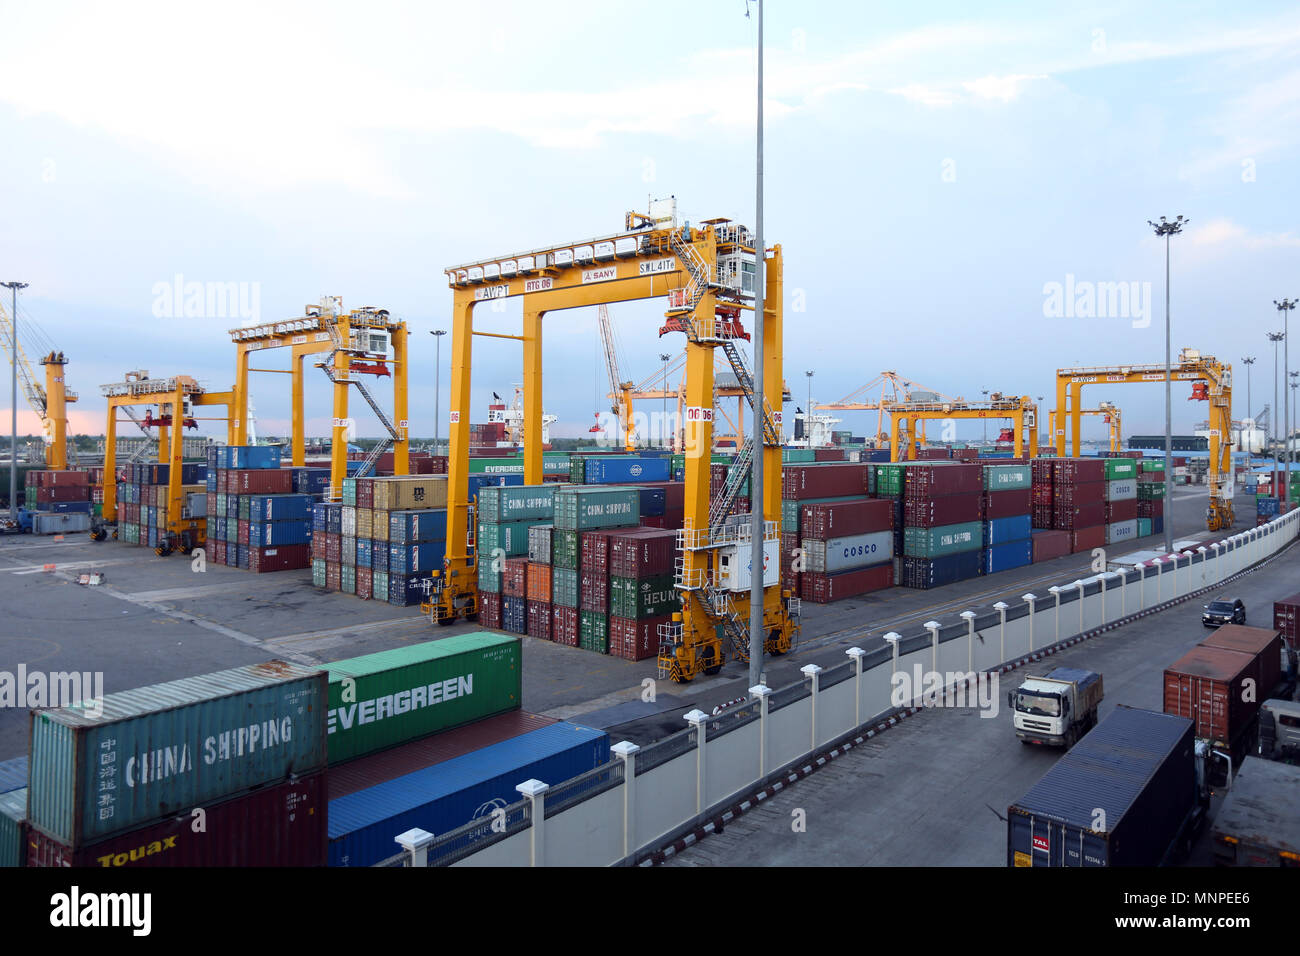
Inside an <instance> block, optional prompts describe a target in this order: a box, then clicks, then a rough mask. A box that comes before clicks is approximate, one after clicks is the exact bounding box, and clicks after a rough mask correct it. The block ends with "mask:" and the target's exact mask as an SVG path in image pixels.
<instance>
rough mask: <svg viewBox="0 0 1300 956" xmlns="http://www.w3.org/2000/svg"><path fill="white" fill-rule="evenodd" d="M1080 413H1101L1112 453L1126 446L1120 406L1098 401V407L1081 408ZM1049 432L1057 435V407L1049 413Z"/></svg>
mask: <svg viewBox="0 0 1300 956" xmlns="http://www.w3.org/2000/svg"><path fill="white" fill-rule="evenodd" d="M1079 414H1080V415H1101V416H1102V421H1103V422H1104V423H1105V425H1106V430H1107V434H1108V435H1109V436H1110V450H1111V454H1115V453H1117V452H1119V450H1120V449H1121V448H1123V447H1124V438H1123V416H1122V414H1121V413H1120V410H1119V406H1118V405H1116V404H1115V403H1114V402H1098V403H1097V407H1096V408H1084V409H1080V411H1079ZM1047 427H1048V433H1049V434H1051V435H1053V436H1055V435H1056V409H1052V410H1051V411H1050V412H1048V413H1047Z"/></svg>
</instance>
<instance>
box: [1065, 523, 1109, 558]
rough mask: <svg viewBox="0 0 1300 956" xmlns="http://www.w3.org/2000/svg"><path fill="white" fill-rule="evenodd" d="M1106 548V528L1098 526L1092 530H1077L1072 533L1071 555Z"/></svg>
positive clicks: (1101, 525)
mask: <svg viewBox="0 0 1300 956" xmlns="http://www.w3.org/2000/svg"><path fill="white" fill-rule="evenodd" d="M1105 546H1106V526H1105V525H1104V524H1100V525H1096V526H1094V527H1091V528H1077V529H1075V530H1074V531H1071V532H1070V553H1071V554H1078V553H1079V552H1080V551H1091V550H1092V549H1093V548H1104V547H1105Z"/></svg>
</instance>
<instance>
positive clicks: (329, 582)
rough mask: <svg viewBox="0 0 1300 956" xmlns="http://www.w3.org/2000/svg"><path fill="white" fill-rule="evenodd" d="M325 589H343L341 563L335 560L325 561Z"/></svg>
mask: <svg viewBox="0 0 1300 956" xmlns="http://www.w3.org/2000/svg"><path fill="white" fill-rule="evenodd" d="M227 550H229V549H227ZM325 589H326V590H328V591H342V590H343V565H341V564H339V563H338V562H337V561H326V562H325Z"/></svg>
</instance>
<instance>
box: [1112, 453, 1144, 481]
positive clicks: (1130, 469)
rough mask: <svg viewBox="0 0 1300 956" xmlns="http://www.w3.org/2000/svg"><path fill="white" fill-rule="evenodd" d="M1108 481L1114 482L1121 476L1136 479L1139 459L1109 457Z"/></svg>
mask: <svg viewBox="0 0 1300 956" xmlns="http://www.w3.org/2000/svg"><path fill="white" fill-rule="evenodd" d="M1105 465H1106V481H1108V482H1114V481H1117V480H1119V479H1121V478H1126V479H1129V480H1131V481H1136V479H1137V475H1138V467H1137V461H1136V460H1135V459H1132V458H1107V459H1105Z"/></svg>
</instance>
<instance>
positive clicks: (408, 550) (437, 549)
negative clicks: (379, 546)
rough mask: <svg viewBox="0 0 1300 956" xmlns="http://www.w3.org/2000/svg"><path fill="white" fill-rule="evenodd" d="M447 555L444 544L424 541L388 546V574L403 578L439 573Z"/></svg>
mask: <svg viewBox="0 0 1300 956" xmlns="http://www.w3.org/2000/svg"><path fill="white" fill-rule="evenodd" d="M446 553H447V545H446V542H443V541H426V542H424V543H423V544H390V545H389V546H388V573H389V574H398V575H404V576H410V575H423V574H427V573H429V572H430V571H441V570H442V562H443V558H444V557H445V556H446Z"/></svg>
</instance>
